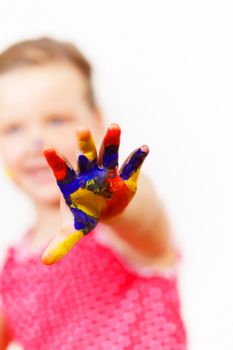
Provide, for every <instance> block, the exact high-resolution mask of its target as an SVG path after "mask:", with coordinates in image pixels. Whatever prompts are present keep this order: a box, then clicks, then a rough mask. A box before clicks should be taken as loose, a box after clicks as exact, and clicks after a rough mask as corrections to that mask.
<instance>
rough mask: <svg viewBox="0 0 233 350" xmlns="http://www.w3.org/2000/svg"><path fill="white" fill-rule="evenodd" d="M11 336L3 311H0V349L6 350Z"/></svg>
mask: <svg viewBox="0 0 233 350" xmlns="http://www.w3.org/2000/svg"><path fill="white" fill-rule="evenodd" d="M10 341H11V338H10V334H9V332H8V329H7V325H6V321H5V318H4V315H3V313H2V312H1V311H0V350H6V349H7V346H8V345H9V344H10Z"/></svg>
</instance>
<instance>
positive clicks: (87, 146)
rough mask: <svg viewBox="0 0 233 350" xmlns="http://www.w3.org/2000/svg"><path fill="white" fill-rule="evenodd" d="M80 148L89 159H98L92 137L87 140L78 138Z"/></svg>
mask: <svg viewBox="0 0 233 350" xmlns="http://www.w3.org/2000/svg"><path fill="white" fill-rule="evenodd" d="M78 146H79V148H80V151H81V152H82V153H83V154H84V155H85V156H86V157H87V158H88V159H89V160H94V159H96V157H97V153H96V147H95V143H94V140H93V138H92V136H91V135H90V136H89V137H88V138H87V139H80V138H78Z"/></svg>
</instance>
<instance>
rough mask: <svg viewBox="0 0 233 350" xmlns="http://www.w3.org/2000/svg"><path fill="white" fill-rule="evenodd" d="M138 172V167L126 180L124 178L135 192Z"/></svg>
mask: <svg viewBox="0 0 233 350" xmlns="http://www.w3.org/2000/svg"><path fill="white" fill-rule="evenodd" d="M139 173H140V169H137V171H135V173H134V174H133V175H132V176H131V177H130V178H129V179H128V180H125V183H126V185H127V186H128V188H129V189H130V190H131V191H132V192H136V190H137V181H138V175H139Z"/></svg>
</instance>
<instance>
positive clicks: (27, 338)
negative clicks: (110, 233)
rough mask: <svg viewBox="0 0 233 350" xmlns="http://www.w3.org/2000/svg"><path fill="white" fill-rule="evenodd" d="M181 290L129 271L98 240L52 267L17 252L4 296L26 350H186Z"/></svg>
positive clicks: (11, 255) (170, 280) (9, 262)
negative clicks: (181, 311) (181, 313)
mask: <svg viewBox="0 0 233 350" xmlns="http://www.w3.org/2000/svg"><path fill="white" fill-rule="evenodd" d="M21 249H22V248H21ZM176 284H177V282H176V277H175V276H174V275H171V276H162V275H161V274H160V275H154V276H152V277H145V276H142V275H140V274H138V273H137V272H136V271H132V270H130V269H128V268H126V266H125V265H124V264H123V262H122V261H121V259H118V258H117V256H116V254H114V253H113V252H112V251H111V250H110V249H109V248H107V247H105V246H103V245H101V244H100V243H99V242H97V241H96V239H95V238H94V234H93V233H91V234H89V235H87V236H86V237H84V238H83V239H82V240H81V241H80V242H79V243H78V244H77V245H76V246H75V247H74V248H73V249H72V250H71V252H70V253H69V254H68V255H67V256H65V258H64V259H63V260H61V261H60V262H58V263H57V264H55V265H51V266H44V265H43V264H42V263H41V261H40V254H36V255H35V254H34V255H33V256H27V255H25V256H24V255H23V254H22V251H21V253H20V249H19V247H17V246H15V247H11V248H10V249H9V250H8V256H7V259H6V262H5V264H4V268H3V270H2V275H1V285H0V287H1V288H0V290H1V298H2V308H3V311H4V313H5V315H6V318H7V321H8V323H9V327H10V330H11V333H12V335H13V338H14V339H15V340H16V341H17V342H19V343H21V344H22V346H23V348H24V349H25V350H76V349H77V350H123V349H124V350H147V349H148V350H186V333H185V329H184V326H183V322H182V319H181V316H180V304H179V298H178V293H177V285H176Z"/></svg>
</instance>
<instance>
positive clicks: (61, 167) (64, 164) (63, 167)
mask: <svg viewBox="0 0 233 350" xmlns="http://www.w3.org/2000/svg"><path fill="white" fill-rule="evenodd" d="M44 156H45V158H46V160H47V162H48V165H49V166H50V168H51V169H52V171H53V173H54V176H55V178H56V180H57V181H58V182H62V183H63V182H66V183H67V182H71V181H72V180H74V179H75V177H76V173H75V171H74V169H73V168H72V166H71V165H70V164H69V163H68V161H67V160H65V159H64V158H63V157H62V156H60V155H59V154H58V153H57V152H56V151H55V150H54V149H53V148H47V149H45V150H44Z"/></svg>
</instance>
